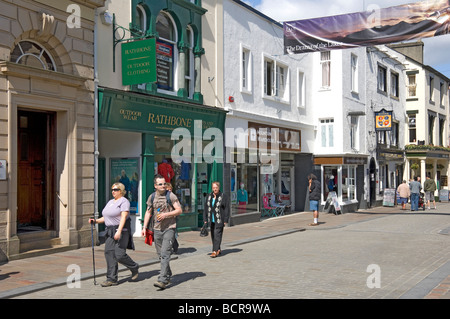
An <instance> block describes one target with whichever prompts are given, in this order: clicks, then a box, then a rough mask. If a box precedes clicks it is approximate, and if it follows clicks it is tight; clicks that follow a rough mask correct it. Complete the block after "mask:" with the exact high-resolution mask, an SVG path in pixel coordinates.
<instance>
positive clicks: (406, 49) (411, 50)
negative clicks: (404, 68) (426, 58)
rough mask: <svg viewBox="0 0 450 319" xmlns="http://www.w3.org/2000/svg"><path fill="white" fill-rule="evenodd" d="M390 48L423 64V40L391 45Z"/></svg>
mask: <svg viewBox="0 0 450 319" xmlns="http://www.w3.org/2000/svg"><path fill="white" fill-rule="evenodd" d="M388 47H389V48H391V49H393V50H395V51H398V52H400V53H401V54H403V55H406V56H407V57H409V58H411V59H413V60H415V61H417V62H420V63H421V64H423V47H424V43H423V42H422V41H421V40H419V41H417V42H408V43H396V44H390V45H388Z"/></svg>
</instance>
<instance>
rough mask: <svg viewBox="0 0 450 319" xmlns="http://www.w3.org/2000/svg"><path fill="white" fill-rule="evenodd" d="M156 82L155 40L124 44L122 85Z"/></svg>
mask: <svg viewBox="0 0 450 319" xmlns="http://www.w3.org/2000/svg"><path fill="white" fill-rule="evenodd" d="M155 81H156V40H155V38H151V39H147V40H140V41H132V42H126V43H122V85H132V84H141V83H150V82H155Z"/></svg>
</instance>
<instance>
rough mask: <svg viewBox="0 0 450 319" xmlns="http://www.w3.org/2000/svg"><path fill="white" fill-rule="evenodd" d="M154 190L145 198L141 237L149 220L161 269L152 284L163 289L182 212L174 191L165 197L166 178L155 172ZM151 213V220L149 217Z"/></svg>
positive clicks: (167, 282)
mask: <svg viewBox="0 0 450 319" xmlns="http://www.w3.org/2000/svg"><path fill="white" fill-rule="evenodd" d="M153 181H154V185H155V190H156V191H155V192H154V193H152V194H151V195H150V196H149V197H148V199H147V211H146V212H145V217H144V224H143V228H142V237H145V230H146V228H147V227H148V226H149V223H150V222H151V223H152V225H150V226H152V228H153V234H154V243H155V248H156V252H157V254H158V257H159V259H160V261H161V271H160V273H159V276H158V281H157V282H155V283H154V284H153V285H154V286H155V287H157V288H160V289H165V288H166V287H167V285H169V284H170V279H171V277H172V270H171V269H170V256H171V255H172V249H173V244H174V242H175V231H176V228H177V222H176V220H177V219H176V217H177V216H178V215H180V214H181V213H182V210H181V205H180V202H179V201H178V198H177V196H175V194H174V193H172V192H170V194H169V196H170V197H169V199H170V203H169V202H168V200H167V197H166V192H167V190H166V180H165V178H164V177H163V176H162V175H159V174H157V175H156V176H155V178H154V179H153ZM152 215H153V219H152V221H150V218H151V217H152Z"/></svg>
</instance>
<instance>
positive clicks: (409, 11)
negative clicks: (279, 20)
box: [284, 0, 450, 54]
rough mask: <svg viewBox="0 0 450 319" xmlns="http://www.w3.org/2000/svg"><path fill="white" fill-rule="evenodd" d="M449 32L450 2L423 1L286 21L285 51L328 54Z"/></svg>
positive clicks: (446, 0) (444, 0)
mask: <svg viewBox="0 0 450 319" xmlns="http://www.w3.org/2000/svg"><path fill="white" fill-rule="evenodd" d="M372 7H373V6H372ZM449 33H450V4H449V0H434V1H422V2H416V3H411V4H405V5H400V6H395V7H389V8H384V9H378V8H377V9H375V10H368V11H365V12H358V13H350V14H343V15H337V16H330V17H323V18H315V19H308V20H297V21H288V22H284V51H285V53H286V54H292V53H305V52H316V51H328V50H332V49H346V48H353V47H357V46H372V45H381V44H388V43H395V42H401V41H407V40H414V39H419V38H426V37H434V36H439V35H443V34H449Z"/></svg>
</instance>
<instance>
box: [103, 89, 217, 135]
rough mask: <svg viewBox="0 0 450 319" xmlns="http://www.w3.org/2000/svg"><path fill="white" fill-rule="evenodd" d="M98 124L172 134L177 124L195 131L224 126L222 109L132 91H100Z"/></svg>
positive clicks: (191, 131) (107, 126)
mask: <svg viewBox="0 0 450 319" xmlns="http://www.w3.org/2000/svg"><path fill="white" fill-rule="evenodd" d="M100 101H101V102H100V106H99V109H100V114H99V126H100V127H102V128H110V129H123V130H129V131H138V132H147V133H157V134H164V133H167V134H171V133H172V131H173V130H175V129H177V128H186V129H188V130H189V132H190V133H191V134H194V133H195V129H196V124H197V129H198V128H199V125H198V123H200V124H201V127H200V129H202V130H206V129H208V128H218V129H222V130H223V121H224V118H225V112H219V111H214V112H213V111H210V110H200V109H197V108H195V107H188V106H186V107H185V106H181V105H178V104H176V103H174V104H170V105H169V104H168V103H167V102H166V101H165V102H164V104H161V103H163V102H160V101H158V100H154V99H142V98H138V97H137V96H135V95H133V94H123V92H122V93H114V92H109V91H106V90H105V91H101V92H100Z"/></svg>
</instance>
